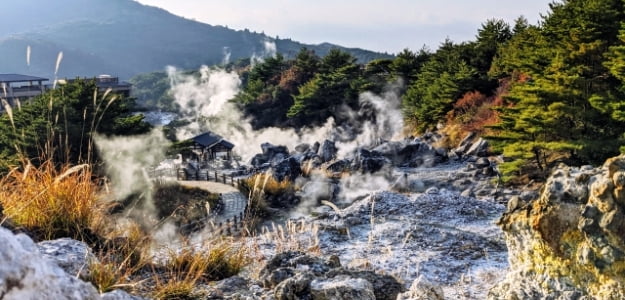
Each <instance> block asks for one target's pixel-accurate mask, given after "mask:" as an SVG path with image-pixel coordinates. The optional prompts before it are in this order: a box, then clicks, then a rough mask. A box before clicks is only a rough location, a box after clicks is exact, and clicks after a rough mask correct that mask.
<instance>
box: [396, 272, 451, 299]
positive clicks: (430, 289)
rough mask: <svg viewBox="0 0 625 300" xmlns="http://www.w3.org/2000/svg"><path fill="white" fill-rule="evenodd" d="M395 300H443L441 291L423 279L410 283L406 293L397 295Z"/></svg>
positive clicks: (443, 294)
mask: <svg viewBox="0 0 625 300" xmlns="http://www.w3.org/2000/svg"><path fill="white" fill-rule="evenodd" d="M397 300H445V293H444V292H443V289H442V288H441V287H440V286H438V285H434V284H432V283H430V282H428V281H427V280H425V279H424V278H423V277H419V278H417V279H415V280H414V281H413V282H412V285H410V289H408V291H407V292H405V293H402V294H399V295H398V296H397Z"/></svg>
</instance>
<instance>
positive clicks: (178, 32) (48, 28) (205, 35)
mask: <svg viewBox="0 0 625 300" xmlns="http://www.w3.org/2000/svg"><path fill="white" fill-rule="evenodd" d="M3 11H5V12H9V13H7V14H5V17H3V18H2V19H0V56H1V57H2V59H1V60H0V73H26V74H33V75H38V76H49V77H51V78H52V77H53V76H54V64H55V62H56V56H57V54H58V52H60V51H63V53H64V58H63V63H62V64H61V68H60V69H59V73H58V76H59V77H75V76H95V75H98V74H103V73H109V74H113V75H117V76H120V77H122V78H125V79H127V78H130V77H131V76H133V75H135V74H138V73H143V72H149V71H158V70H163V69H164V67H165V66H167V65H173V66H176V67H178V68H182V69H193V68H197V67H199V66H200V65H202V64H208V65H213V64H220V63H222V62H223V60H224V57H226V56H228V57H229V58H230V61H235V60H237V59H240V58H247V57H250V56H252V55H255V54H256V55H261V54H262V52H263V51H264V44H265V42H267V41H273V42H275V44H276V47H277V51H278V52H279V53H282V54H284V55H285V56H287V57H290V56H293V55H295V54H296V53H297V52H298V51H299V49H300V48H301V47H307V48H309V49H311V50H314V51H315V52H316V53H317V54H319V55H324V54H325V53H327V52H328V51H329V50H330V49H331V48H334V47H337V48H340V49H342V50H345V51H347V52H349V53H351V54H352V55H354V56H355V57H356V58H358V60H359V61H360V62H367V61H369V60H372V59H375V58H380V57H389V56H388V55H385V54H381V53H376V52H372V51H367V50H363V49H351V48H349V49H348V48H343V47H340V46H337V45H332V44H327V43H323V44H319V45H306V44H303V43H300V42H296V41H292V40H290V39H275V38H274V37H268V36H266V35H265V34H263V33H258V32H254V31H250V30H262V29H250V30H248V29H244V30H232V29H229V28H227V27H224V26H213V25H208V24H204V23H200V22H196V21H194V20H189V19H185V18H182V17H178V16H175V15H173V14H171V13H169V12H167V11H165V10H163V9H160V8H156V7H150V6H145V5H142V4H140V3H138V2H135V1H132V0H57V1H36V0H19V1H18V0H7V1H3ZM28 46H31V49H32V52H31V53H32V54H31V59H30V65H28V64H27V60H26V48H27V47H28Z"/></svg>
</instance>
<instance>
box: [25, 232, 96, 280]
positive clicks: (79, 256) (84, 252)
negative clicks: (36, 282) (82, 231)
mask: <svg viewBox="0 0 625 300" xmlns="http://www.w3.org/2000/svg"><path fill="white" fill-rule="evenodd" d="M37 248H38V249H39V252H41V254H43V256H44V257H46V258H48V259H50V260H52V261H54V262H55V263H56V264H57V265H58V266H59V267H61V268H63V270H65V272H67V273H68V274H69V275H72V276H76V275H79V277H81V278H86V277H87V276H88V275H89V273H88V272H89V268H88V267H89V264H90V263H92V262H95V261H96V260H97V259H96V257H95V255H93V253H92V252H91V248H89V246H87V244H85V243H83V242H81V241H77V240H74V239H70V238H61V239H57V240H51V241H43V242H40V243H38V244H37Z"/></svg>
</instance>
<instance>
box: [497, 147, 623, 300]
mask: <svg viewBox="0 0 625 300" xmlns="http://www.w3.org/2000/svg"><path fill="white" fill-rule="evenodd" d="M624 188H625V156H619V157H615V158H611V159H609V160H607V161H606V163H605V164H604V165H603V167H602V168H597V169H591V168H589V167H582V168H570V167H567V166H560V167H558V169H557V170H555V171H554V172H553V174H552V176H550V178H549V179H548V180H547V182H546V184H545V186H544V187H543V189H542V191H541V194H540V196H539V197H538V198H536V199H534V200H533V201H531V202H530V203H529V204H528V205H527V206H525V207H521V206H520V205H514V204H510V206H513V207H510V208H509V209H508V211H507V212H506V213H504V216H503V217H502V218H501V219H500V221H499V223H498V224H499V225H500V226H501V227H502V229H503V230H504V232H505V235H506V244H507V246H508V250H509V261H510V271H509V273H508V275H507V276H506V278H505V279H504V280H503V281H501V282H500V283H499V284H497V285H496V286H495V287H493V288H492V289H491V290H490V291H489V295H488V297H489V299H623V297H625V280H623V275H622V274H623V273H625V244H624V237H625V214H624V213H623V211H624V210H623V207H622V197H623V189H624Z"/></svg>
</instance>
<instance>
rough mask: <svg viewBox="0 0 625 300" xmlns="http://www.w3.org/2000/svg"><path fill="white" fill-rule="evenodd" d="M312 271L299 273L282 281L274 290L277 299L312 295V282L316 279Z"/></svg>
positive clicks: (285, 299)
mask: <svg viewBox="0 0 625 300" xmlns="http://www.w3.org/2000/svg"><path fill="white" fill-rule="evenodd" d="M314 278H315V277H314V276H313V274H312V273H310V272H303V273H299V274H297V275H295V276H293V277H290V278H287V279H286V280H284V281H282V282H280V284H278V286H276V288H275V289H274V290H273V295H274V297H275V298H276V300H297V299H302V298H304V297H305V296H308V295H310V283H311V282H312V281H313V280H314Z"/></svg>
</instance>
